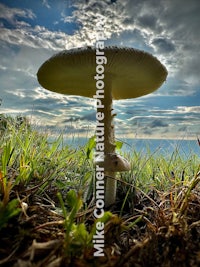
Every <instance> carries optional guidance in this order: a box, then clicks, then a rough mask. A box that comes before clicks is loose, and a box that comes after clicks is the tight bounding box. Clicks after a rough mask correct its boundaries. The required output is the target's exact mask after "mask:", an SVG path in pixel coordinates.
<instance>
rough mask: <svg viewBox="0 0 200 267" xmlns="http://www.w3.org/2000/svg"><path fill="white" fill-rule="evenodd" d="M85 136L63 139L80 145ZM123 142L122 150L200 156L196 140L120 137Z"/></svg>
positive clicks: (84, 141)
mask: <svg viewBox="0 0 200 267" xmlns="http://www.w3.org/2000/svg"><path fill="white" fill-rule="evenodd" d="M87 141H88V139H87V138H82V137H79V138H78V137H77V138H69V139H66V138H65V139H64V143H65V144H69V145H72V146H73V147H80V146H83V145H84V144H86V142H87ZM120 141H122V142H123V146H122V151H123V152H129V153H131V151H133V150H136V151H137V152H141V153H147V152H148V153H149V152H150V153H151V154H155V155H159V154H162V155H168V156H169V155H172V153H177V151H178V153H179V154H180V155H181V156H184V157H186V158H188V157H189V156H191V155H193V154H196V155H198V156H200V146H199V144H198V141H197V140H184V139H180V140H171V139H168V140H167V139H136V138H134V139H120Z"/></svg>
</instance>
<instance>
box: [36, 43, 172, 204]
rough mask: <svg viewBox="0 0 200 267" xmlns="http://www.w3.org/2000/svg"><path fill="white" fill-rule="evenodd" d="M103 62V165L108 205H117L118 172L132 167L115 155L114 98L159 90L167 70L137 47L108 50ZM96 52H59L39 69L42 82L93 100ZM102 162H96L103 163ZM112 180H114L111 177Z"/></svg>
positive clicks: (53, 87) (136, 95)
mask: <svg viewBox="0 0 200 267" xmlns="http://www.w3.org/2000/svg"><path fill="white" fill-rule="evenodd" d="M101 52H102V53H104V56H105V57H106V62H104V64H105V67H104V73H103V74H104V76H103V77H104V78H103V80H104V98H102V99H101V100H102V105H103V108H97V111H101V112H103V113H104V120H103V122H104V138H105V140H104V147H105V149H104V153H105V156H104V163H101V166H103V167H104V169H105V176H106V177H107V178H106V191H105V205H106V206H109V205H111V204H113V203H114V202H115V198H116V180H115V173H116V172H118V171H127V170H130V164H129V163H128V162H127V160H125V159H123V158H122V157H121V156H120V155H117V154H116V153H115V135H114V124H113V118H114V116H115V115H116V114H113V108H112V101H113V99H115V100H118V99H128V98H136V97H139V96H143V95H146V94H149V93H151V92H153V91H155V90H156V89H158V88H159V87H160V86H161V85H162V83H163V82H164V81H165V80H166V77H167V70H166V68H165V67H164V66H163V65H162V64H161V63H160V61H159V60H158V59H157V58H155V57H154V56H152V55H151V54H149V53H147V52H144V51H140V50H137V49H134V48H126V47H125V48H123V47H105V48H104V49H103V51H101ZM96 56H97V55H96V49H95V48H81V49H71V50H68V51H63V52H60V53H58V54H56V55H54V56H53V57H51V58H50V59H49V60H47V61H46V62H45V63H44V64H43V65H42V66H41V67H40V68H39V70H38V73H37V77H38V81H39V83H40V84H41V85H42V86H43V87H44V88H46V89H48V90H51V91H54V92H57V93H62V94H67V95H80V96H85V97H92V98H93V96H94V95H95V94H96V85H95V83H96V81H95V79H94V77H95V74H96ZM100 162H102V159H98V158H97V159H96V162H95V163H96V164H100ZM110 177H112V178H110Z"/></svg>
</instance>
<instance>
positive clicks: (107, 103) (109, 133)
mask: <svg viewBox="0 0 200 267" xmlns="http://www.w3.org/2000/svg"><path fill="white" fill-rule="evenodd" d="M102 104H103V105H104V108H103V109H101V110H100V109H97V112H98V111H100V112H103V113H104V120H103V122H104V153H105V155H107V154H114V153H115V134H114V123H113V118H114V117H115V115H116V114H112V111H113V108H112V88H111V86H110V83H109V82H108V81H106V82H105V87H104V99H102ZM104 175H105V178H106V180H105V181H106V182H105V206H106V207H108V206H110V205H112V204H113V203H114V202H115V199H116V189H117V182H116V179H115V176H116V174H115V172H110V171H107V170H106V169H105V174H104Z"/></svg>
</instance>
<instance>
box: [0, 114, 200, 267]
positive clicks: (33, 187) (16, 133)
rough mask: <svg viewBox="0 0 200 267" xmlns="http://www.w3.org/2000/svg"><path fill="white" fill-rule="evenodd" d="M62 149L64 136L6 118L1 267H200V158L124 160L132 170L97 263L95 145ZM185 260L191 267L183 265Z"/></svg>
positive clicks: (109, 215)
mask: <svg viewBox="0 0 200 267" xmlns="http://www.w3.org/2000/svg"><path fill="white" fill-rule="evenodd" d="M63 143H64V142H63V137H62V135H61V136H59V137H58V138H57V139H56V140H55V141H52V142H50V141H49V139H48V135H47V134H42V133H39V132H37V131H35V130H34V129H32V128H31V127H30V125H29V123H28V122H27V120H26V119H24V118H20V117H18V118H16V119H12V118H11V117H7V116H3V115H1V121H0V236H1V240H2V242H1V245H0V255H2V256H0V265H1V264H5V266H11V265H12V264H14V263H16V264H18V265H16V266H20V260H19V259H21V261H24V262H26V263H27V264H32V265H30V266H44V265H46V266H48V264H49V265H50V264H53V262H54V261H55V262H56V261H57V264H58V265H55V266H63V265H62V264H65V265H64V266H134V264H137V266H147V265H145V264H147V262H149V263H151V264H152V265H149V266H169V265H167V264H169V262H171V261H172V263H173V266H198V260H199V257H200V255H199V254H198V238H200V237H199V235H198V234H199V232H198V231H197V228H198V227H199V224H200V223H199V221H200V216H199V212H198V211H199V207H200V197H199V180H200V175H199V171H200V166H199V157H198V155H193V154H191V155H188V156H187V158H186V157H184V158H183V157H182V156H181V155H180V154H179V151H178V150H176V151H175V152H174V153H173V154H172V155H169V156H168V157H164V156H162V155H159V154H157V153H156V152H155V153H154V154H152V153H151V151H148V152H147V153H146V154H145V155H144V154H143V153H141V152H138V151H131V152H129V153H127V154H126V155H124V156H125V157H126V158H128V159H129V161H130V162H131V166H132V168H131V171H130V172H127V173H121V174H119V175H118V177H117V179H118V192H117V201H116V203H115V205H113V206H112V207H111V208H110V211H108V212H106V213H105V216H104V218H103V219H102V220H103V222H104V223H105V238H106V245H105V255H106V256H105V257H103V258H101V259H100V258H99V259H94V258H93V243H92V236H93V233H94V229H95V223H96V221H95V220H94V218H93V209H94V204H95V203H94V198H93V184H94V181H93V179H94V176H95V174H94V167H93V151H94V147H95V141H94V138H91V139H89V140H88V143H87V144H86V145H85V146H83V147H79V148H72V147H70V146H68V145H63ZM121 146H122V143H121V142H118V143H117V148H118V150H119V151H121V150H120V149H121ZM193 235H195V236H196V237H195V238H197V241H194V240H193V237H192V236H193ZM196 242H197V243H196ZM39 247H41V249H40V248H39ZM164 248H165V249H164ZM190 249H192V250H193V253H192V255H190V256H188V254H189V251H190ZM49 250H50V251H51V253H50V254H49ZM41 251H42V252H41ZM173 253H174V254H173ZM181 253H184V254H185V255H186V256H187V257H188V259H187V260H185V259H183V260H182V262H180V260H181V259H180V255H179V254H181ZM41 254H43V256H42V257H41ZM172 254H173V255H174V256H173V257H174V258H173V259H172V258H171V256H170V255H172ZM137 255H139V256H137ZM152 255H155V257H153V256H152ZM42 259H43V260H42ZM184 260H185V261H187V265H184V264H185V263H184V264H183V262H184ZM145 261H146V263H145ZM6 264H7V265H6ZM34 264H37V265H34ZM59 264H60V265H59ZM70 264H71V265H70ZM81 264H82V265H81ZM161 264H165V265H161ZM192 264H193V265H192ZM195 264H197V265H195ZM52 266H53V265H52Z"/></svg>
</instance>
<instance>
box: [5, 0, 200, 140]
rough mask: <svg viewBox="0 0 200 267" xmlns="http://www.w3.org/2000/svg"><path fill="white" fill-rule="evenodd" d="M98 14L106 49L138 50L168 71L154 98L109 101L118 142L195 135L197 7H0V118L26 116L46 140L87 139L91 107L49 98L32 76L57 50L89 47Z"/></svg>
mask: <svg viewBox="0 0 200 267" xmlns="http://www.w3.org/2000/svg"><path fill="white" fill-rule="evenodd" d="M99 14H101V15H102V16H104V18H105V27H104V33H105V36H106V38H107V39H106V41H105V45H118V46H128V47H134V48H137V49H142V50H145V51H147V52H150V53H152V54H153V55H154V56H156V57H157V58H158V59H159V60H160V61H161V62H162V63H163V64H164V65H165V66H166V68H167V69H168V77H167V81H166V82H165V83H164V84H163V86H162V87H161V88H160V89H159V90H157V91H156V92H154V93H153V94H151V95H148V96H144V97H141V98H136V99H129V100H123V101H114V108H115V110H116V112H117V116H116V117H115V125H116V126H115V129H116V135H117V137H119V138H125V137H133V138H135V137H138V138H166V139H168V138H180V139H182V138H184V139H186V138H196V136H197V135H198V136H200V105H199V104H200V75H199V74H200V61H199V59H200V45H199V44H200V27H199V25H200V16H199V14H200V2H199V1H198V0H190V1H185V0H160V1H159V0H124V1H122V0H121V1H120V0H112V1H111V0H105V1H94V0H87V1H86V0H73V1H72V0H66V1H64V0H63V1H62V0H58V1H56V0H41V1H39V0H34V1H33V0H23V1H22V0H15V1H12V0H0V98H1V99H2V105H1V107H0V108H1V113H6V114H10V115H24V116H27V117H28V118H29V119H30V121H31V123H32V124H35V125H37V126H38V127H40V128H41V129H44V130H45V131H46V130H47V129H50V131H51V133H53V132H55V131H57V130H59V131H62V130H64V133H66V135H70V134H72V135H78V136H84V135H86V136H88V135H89V136H91V135H93V134H94V129H95V105H94V100H93V99H89V98H84V97H75V96H63V95H59V94H56V93H53V92H49V91H47V90H45V89H43V88H42V87H41V86H40V85H39V84H38V82H37V77H36V73H37V70H38V69H39V67H40V66H41V64H42V63H43V62H44V61H45V60H47V59H48V58H49V57H51V56H52V55H53V54H55V53H57V52H59V51H62V50H65V49H71V48H76V47H84V46H91V45H94V44H95V39H94V36H95V23H96V19H97V16H98V15H99Z"/></svg>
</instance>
